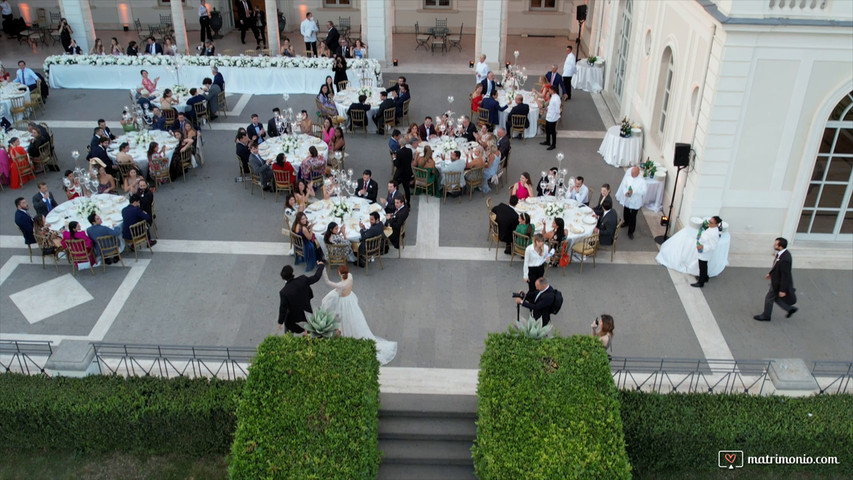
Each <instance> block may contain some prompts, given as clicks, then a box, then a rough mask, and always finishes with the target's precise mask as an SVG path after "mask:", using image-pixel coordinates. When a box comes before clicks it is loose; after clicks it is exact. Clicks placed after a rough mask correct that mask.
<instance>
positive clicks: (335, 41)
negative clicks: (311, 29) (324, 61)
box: [324, 20, 341, 52]
mask: <svg viewBox="0 0 853 480" xmlns="http://www.w3.org/2000/svg"><path fill="white" fill-rule="evenodd" d="M326 27H327V28H328V29H329V33H327V34H326V40H325V41H324V43H325V44H326V47H327V48H328V49H329V52H334V51H337V49H338V47H340V42H339V40H340V38H341V34H340V33H338V29H337V28H335V24H334V23H332V21H331V20H329V21H328V22H326Z"/></svg>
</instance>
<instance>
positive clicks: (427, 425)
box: [379, 416, 477, 442]
mask: <svg viewBox="0 0 853 480" xmlns="http://www.w3.org/2000/svg"><path fill="white" fill-rule="evenodd" d="M476 435H477V425H476V424H475V423H474V417H439V416H434V417H426V416H420V417H410V416H389V417H380V418H379V439H380V440H382V439H389V440H390V439H397V440H419V439H423V440H467V441H469V442H473V441H474V437H476Z"/></svg>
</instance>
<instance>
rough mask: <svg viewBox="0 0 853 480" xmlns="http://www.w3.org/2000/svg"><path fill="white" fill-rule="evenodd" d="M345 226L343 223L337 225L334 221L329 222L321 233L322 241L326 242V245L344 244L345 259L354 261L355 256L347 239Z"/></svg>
mask: <svg viewBox="0 0 853 480" xmlns="http://www.w3.org/2000/svg"><path fill="white" fill-rule="evenodd" d="M345 228H346V227H345V226H344V225H340V226H338V224H337V223H335V222H331V223H329V226H328V227H327V228H326V233H325V234H324V235H323V241H324V242H326V245H345V246H346V255H347V261H348V262H352V263H355V262H356V256H355V253H354V252H353V251H352V244H350V242H349V240H347V237H346V231H345Z"/></svg>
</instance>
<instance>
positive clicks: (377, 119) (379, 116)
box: [373, 92, 397, 135]
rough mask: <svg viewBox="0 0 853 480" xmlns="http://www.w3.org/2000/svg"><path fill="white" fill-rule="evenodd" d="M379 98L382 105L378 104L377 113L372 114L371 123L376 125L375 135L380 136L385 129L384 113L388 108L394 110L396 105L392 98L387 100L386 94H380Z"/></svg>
mask: <svg viewBox="0 0 853 480" xmlns="http://www.w3.org/2000/svg"><path fill="white" fill-rule="evenodd" d="M379 98H381V99H382V103H380V104H379V111H378V112H376V113H374V114H373V123H374V124H376V133H377V134H378V135H382V133H383V132H382V129H383V128H385V116H384V115H385V114H384V112H385V110H387V109H389V108H393V109H395V110H396V108H397V104H396V103H395V102H394V99H393V98H388V92H382V93H380V94H379Z"/></svg>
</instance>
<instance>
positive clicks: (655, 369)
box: [610, 357, 771, 395]
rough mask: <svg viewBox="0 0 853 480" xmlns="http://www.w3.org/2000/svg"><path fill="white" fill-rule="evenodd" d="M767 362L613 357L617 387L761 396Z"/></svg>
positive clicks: (768, 366)
mask: <svg viewBox="0 0 853 480" xmlns="http://www.w3.org/2000/svg"><path fill="white" fill-rule="evenodd" d="M770 363H771V361H769V360H705V359H688V358H640V357H613V358H611V360H610V370H611V372H612V373H613V381H614V382H615V383H616V387H617V388H620V389H623V390H642V391H650V392H659V393H668V392H683V393H691V392H713V393H741V392H743V393H754V394H759V395H760V394H762V393H763V392H764V387H765V384H766V383H767V381H768V380H769V378H768V372H769V371H770Z"/></svg>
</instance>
